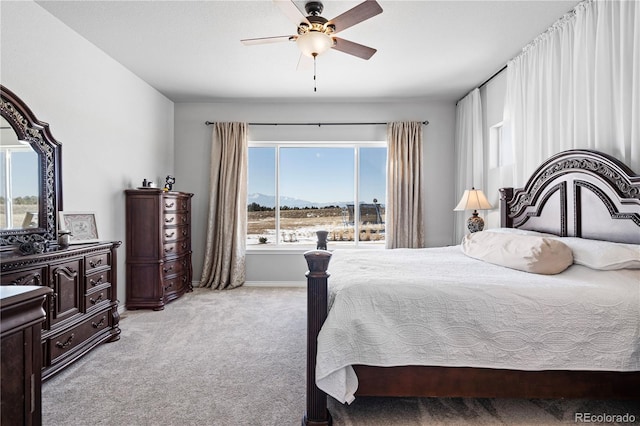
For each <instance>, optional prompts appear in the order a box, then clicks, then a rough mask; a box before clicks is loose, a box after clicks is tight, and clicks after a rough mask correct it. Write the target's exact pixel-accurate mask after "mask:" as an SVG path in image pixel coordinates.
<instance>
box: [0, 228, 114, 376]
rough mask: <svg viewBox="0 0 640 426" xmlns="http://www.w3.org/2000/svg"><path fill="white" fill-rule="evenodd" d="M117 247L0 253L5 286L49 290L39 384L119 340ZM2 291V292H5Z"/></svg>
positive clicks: (99, 245)
mask: <svg viewBox="0 0 640 426" xmlns="http://www.w3.org/2000/svg"><path fill="white" fill-rule="evenodd" d="M119 246H120V242H119V241H115V242H101V243H90V244H78V245H72V246H69V247H68V248H60V247H59V246H53V247H52V248H50V249H48V250H47V251H46V252H44V253H40V254H35V255H26V256H23V255H20V254H16V253H13V252H6V251H5V252H2V253H0V261H1V266H0V268H1V271H2V274H1V275H0V281H1V283H2V285H3V286H39V287H45V288H50V289H51V290H52V292H51V293H50V294H47V296H46V300H45V305H44V308H45V311H46V319H45V320H44V322H43V323H42V333H41V336H40V341H41V345H42V351H41V352H42V367H43V368H42V379H43V380H46V379H48V378H49V377H51V376H52V375H53V374H55V373H57V372H59V371H60V370H62V369H63V368H65V367H66V366H68V365H69V364H70V363H72V362H73V361H76V360H77V359H79V358H80V357H82V356H83V355H85V354H86V353H87V352H89V351H90V350H91V349H93V348H95V347H96V346H97V345H99V344H100V343H103V342H113V341H116V340H118V339H119V338H120V328H119V322H120V316H119V314H118V302H117V298H118V296H117V270H116V268H117V266H116V265H117V258H116V255H117V248H118V247H119ZM3 290H5V289H3Z"/></svg>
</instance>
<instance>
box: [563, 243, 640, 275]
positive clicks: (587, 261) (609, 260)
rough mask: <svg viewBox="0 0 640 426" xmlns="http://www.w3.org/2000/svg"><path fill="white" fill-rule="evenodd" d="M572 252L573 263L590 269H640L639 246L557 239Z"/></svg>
mask: <svg viewBox="0 0 640 426" xmlns="http://www.w3.org/2000/svg"><path fill="white" fill-rule="evenodd" d="M557 239H558V240H559V241H562V242H563V243H564V244H566V245H567V246H569V248H570V249H571V251H572V252H573V263H575V264H576V265H584V266H587V267H589V268H591V269H598V270H601V271H612V270H616V269H640V245H638V244H624V243H613V242H611V241H599V240H588V239H585V238H577V237H564V238H557Z"/></svg>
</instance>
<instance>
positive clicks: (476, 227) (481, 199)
mask: <svg viewBox="0 0 640 426" xmlns="http://www.w3.org/2000/svg"><path fill="white" fill-rule="evenodd" d="M492 208H493V206H492V205H491V204H490V203H489V201H487V197H485V195H484V193H483V192H482V190H480V189H475V188H473V187H472V188H471V189H467V190H465V191H464V194H462V198H461V199H460V202H459V203H458V205H457V206H456V208H455V209H453V211H463V210H473V214H472V215H471V217H470V218H469V219H468V220H467V229H468V230H469V232H478V231H482V230H483V229H484V220H482V218H481V217H480V216H478V210H487V209H492Z"/></svg>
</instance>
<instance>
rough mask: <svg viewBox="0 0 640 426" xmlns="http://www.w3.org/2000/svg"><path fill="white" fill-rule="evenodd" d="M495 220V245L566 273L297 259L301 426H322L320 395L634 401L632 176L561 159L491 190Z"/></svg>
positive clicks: (639, 211) (439, 262)
mask: <svg viewBox="0 0 640 426" xmlns="http://www.w3.org/2000/svg"><path fill="white" fill-rule="evenodd" d="M500 210H501V227H502V228H503V229H502V230H495V231H493V232H494V237H495V238H498V240H497V241H503V240H501V239H502V238H507V239H510V238H513V239H517V240H518V242H519V243H520V242H521V241H523V240H522V239H523V238H524V239H526V238H529V239H531V240H536V241H539V240H542V239H543V240H544V241H547V242H549V240H553V241H558V242H559V243H558V247H560V248H561V249H564V250H569V253H570V254H569V255H570V256H572V258H571V259H570V260H569V264H571V265H570V266H568V267H567V265H565V266H564V268H566V270H564V271H563V272H560V273H557V274H556V273H554V274H546V273H545V274H541V273H531V272H523V271H522V270H516V269H512V268H511V267H508V268H507V267H504V266H501V265H498V264H494V263H490V262H485V261H483V260H479V259H478V258H474V257H471V256H470V255H469V253H463V250H465V247H462V246H453V247H442V248H430V249H395V250H385V251H380V252H377V251H371V250H354V251H347V250H343V251H336V252H335V255H333V259H332V254H331V253H330V252H328V251H323V250H314V251H310V252H307V253H305V258H306V260H307V263H308V266H309V272H308V273H307V281H308V317H307V321H308V330H307V410H306V413H305V416H304V417H303V421H302V422H303V424H305V425H328V424H331V416H330V413H329V412H328V411H327V408H326V407H327V405H326V404H327V401H326V399H327V393H329V394H330V395H331V396H333V397H334V398H336V399H337V400H338V401H340V402H350V401H352V400H353V398H354V397H358V396H431V397H485V398H491V397H510V398H599V399H606V398H624V399H640V269H636V268H640V264H639V262H640V253H639V252H638V250H640V247H639V246H636V245H638V244H640V176H638V175H636V174H635V173H633V172H632V171H631V170H630V169H629V168H628V167H627V166H625V165H624V164H622V163H621V162H620V161H618V160H616V159H615V158H613V157H611V156H609V155H606V154H603V153H600V152H595V151H588V150H570V151H565V152H562V153H559V154H557V155H555V156H553V157H551V158H550V159H548V160H547V161H546V162H545V163H544V164H542V165H541V166H540V167H539V168H538V169H537V170H536V171H535V172H534V174H533V175H532V176H531V178H530V179H529V180H528V182H527V184H526V185H525V187H524V188H522V189H515V190H514V189H513V188H503V189H501V190H500ZM489 234H490V232H487V231H485V232H484V233H483V235H484V236H487V237H489ZM473 237H475V236H473ZM494 237H490V238H494ZM543 237H544V238H543ZM612 243H618V244H612ZM465 244H466V243H465ZM554 244H556V243H554ZM619 247H620V248H623V249H625V250H627V251H626V252H624V254H619V253H623V252H618V251H617V250H618V248H619ZM629 250H630V251H629ZM629 253H631V255H630V260H629V262H630V263H625V264H624V265H622V266H620V264H619V263H616V262H618V261H619V260H620V258H621V257H624V256H627V254H629ZM611 258H612V259H611ZM604 260H607V262H609V263H606V262H605V263H606V265H605V266H606V267H602V261H604ZM624 260H625V261H626V259H624ZM330 261H331V265H330ZM612 262H613V263H612ZM416 264H424V265H421V268H414V267H413V266H412V265H416ZM614 264H615V265H614ZM610 265H614V266H615V267H610ZM425 268H426V269H427V270H428V271H427V272H425ZM594 268H596V269H594ZM603 269H606V270H603ZM388 271H403V273H402V274H397V273H395V274H393V273H392V274H391V275H389V274H388ZM330 273H331V275H332V277H331V280H329V274H330ZM426 278H428V279H426ZM329 281H331V284H330V285H329ZM603 283H606V284H605V285H603ZM400 289H402V290H401V291H400ZM364 308H369V311H368V312H367V311H366V310H363V309H364ZM392 311H394V312H396V313H398V312H399V313H400V317H401V319H400V320H397V321H396V320H395V319H393V318H392V317H391V316H387V315H386V314H387V313H388V312H392ZM573 322H575V324H574V323H573ZM425 342H427V343H425ZM388 347H393V348H394V349H396V351H395V352H393V353H387V350H388V349H387V348H388ZM612 348H615V349H612ZM416 356H417V357H418V358H416Z"/></svg>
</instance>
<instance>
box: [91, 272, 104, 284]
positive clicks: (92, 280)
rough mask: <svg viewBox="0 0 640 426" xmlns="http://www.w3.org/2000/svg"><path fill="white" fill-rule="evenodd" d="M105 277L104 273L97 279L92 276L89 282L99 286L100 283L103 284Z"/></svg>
mask: <svg viewBox="0 0 640 426" xmlns="http://www.w3.org/2000/svg"><path fill="white" fill-rule="evenodd" d="M103 279H104V275H100V278H98V279H97V280H94V279H93V278H91V279H90V280H89V284H91V285H92V286H94V287H95V286H97V285H98V284H102V280H103Z"/></svg>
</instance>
